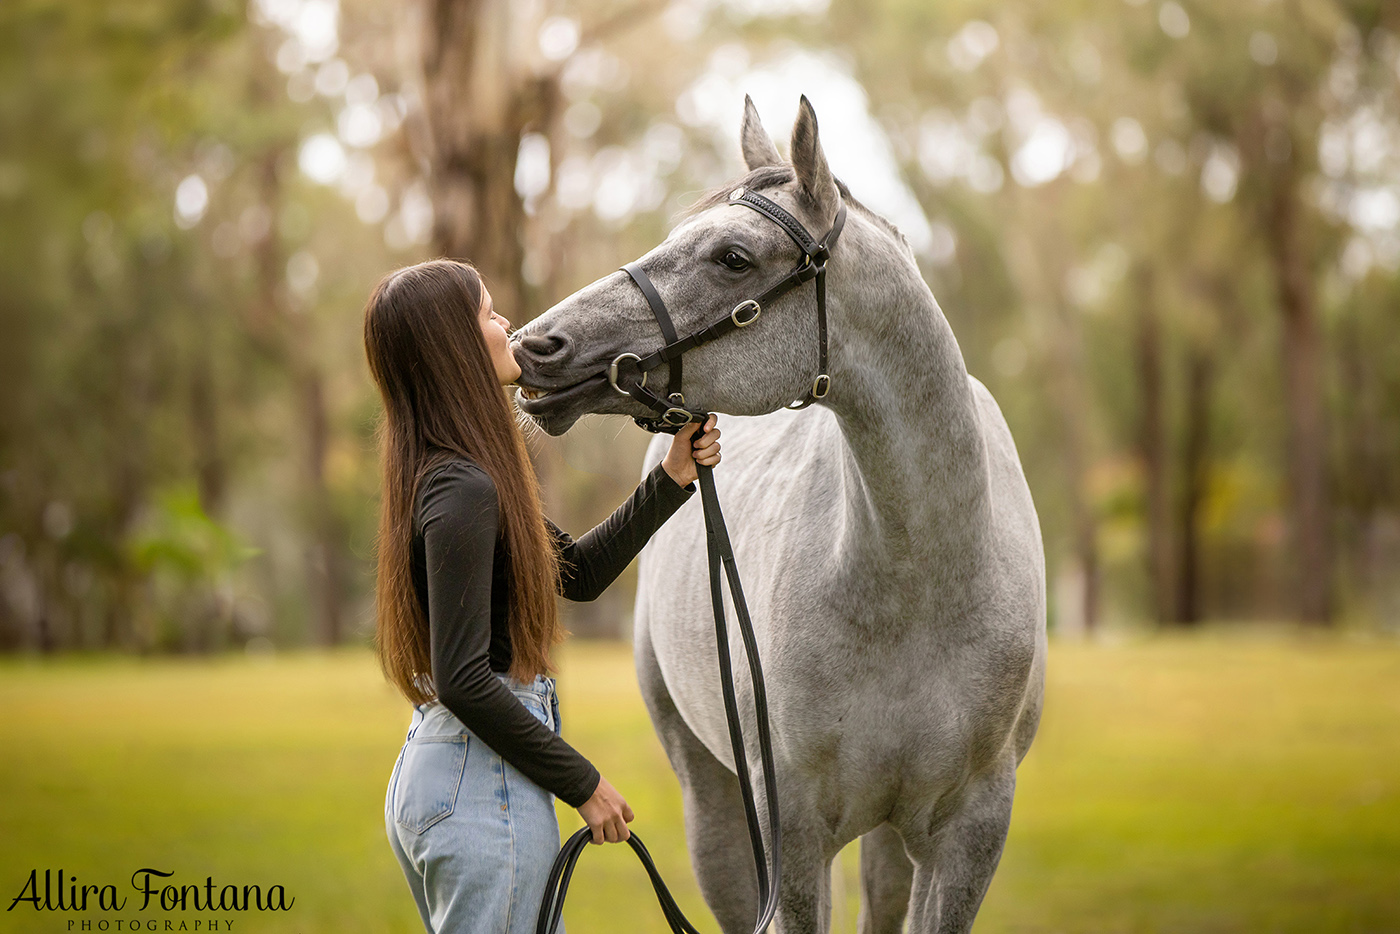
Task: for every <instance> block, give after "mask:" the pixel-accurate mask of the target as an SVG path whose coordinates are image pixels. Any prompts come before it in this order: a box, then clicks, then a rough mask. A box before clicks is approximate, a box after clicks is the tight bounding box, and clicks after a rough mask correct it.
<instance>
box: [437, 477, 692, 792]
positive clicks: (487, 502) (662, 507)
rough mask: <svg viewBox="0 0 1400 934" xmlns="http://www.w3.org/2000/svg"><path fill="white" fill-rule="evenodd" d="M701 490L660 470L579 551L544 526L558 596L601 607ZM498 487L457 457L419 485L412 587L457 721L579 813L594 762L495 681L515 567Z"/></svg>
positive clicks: (505, 655) (506, 646) (594, 781)
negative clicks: (555, 554) (606, 593)
mask: <svg viewBox="0 0 1400 934" xmlns="http://www.w3.org/2000/svg"><path fill="white" fill-rule="evenodd" d="M694 491H695V484H694V483H690V484H688V485H687V486H684V487H682V486H681V485H680V484H678V483H676V481H675V480H673V479H672V478H671V475H670V474H668V473H666V471H665V469H664V468H663V467H662V466H661V465H660V464H657V465H656V467H655V468H654V469H653V470H652V471H651V472H650V473H649V474H647V476H646V478H645V479H643V480H642V482H641V484H640V485H639V486H638V487H637V489H636V491H635V492H633V494H632V496H631V497H629V498H628V499H627V500H626V501H625V502H623V503H622V505H620V506H618V508H617V509H616V510H615V511H614V512H613V514H612V515H611V516H609V517H608V518H607V519H605V520H604V521H603V522H601V523H600V524H599V525H598V526H597V527H595V528H594V529H592V530H591V531H589V532H588V533H586V534H585V535H583V536H581V537H580V538H579V539H578V540H577V541H576V540H574V539H573V538H571V537H570V536H569V534H568V533H567V532H564V531H563V530H561V529H560V528H559V527H558V526H556V525H555V524H554V523H553V522H551V521H549V520H548V519H546V520H545V525H546V527H547V528H548V529H549V531H550V533H551V534H552V535H553V536H554V540H555V545H556V547H557V548H558V549H559V559H560V560H559V574H560V589H561V591H562V592H563V595H564V596H565V597H566V598H567V599H570V600H576V601H583V600H592V599H594V598H595V597H597V596H598V595H599V594H600V593H602V592H603V590H604V589H606V588H607V586H608V585H609V584H611V583H612V582H613V581H614V580H615V579H616V578H617V576H618V575H619V574H621V573H622V571H623V569H624V568H626V567H627V565H628V563H629V562H631V560H632V558H633V557H635V556H636V554H637V552H639V551H641V549H642V546H643V545H645V544H646V542H647V540H648V539H649V538H651V536H652V534H653V533H654V532H655V531H656V530H657V529H658V528H660V527H661V525H662V523H664V522H665V521H666V520H667V519H668V518H670V517H671V515H672V514H673V513H674V512H675V511H676V510H677V509H679V508H680V507H681V505H682V504H683V503H685V501H686V500H687V499H689V498H690V496H691V494H692V493H693V492H694ZM504 546H505V542H504V538H503V537H502V535H501V528H500V521H499V513H498V508H497V500H496V487H495V484H493V483H492V481H491V477H490V476H489V475H488V474H487V473H486V471H484V470H483V469H482V468H481V467H480V466H478V465H477V464H475V463H473V462H472V461H470V460H466V459H463V458H453V459H452V460H449V461H447V462H446V463H445V464H442V465H440V466H439V467H437V468H434V470H433V471H432V472H431V473H429V474H428V475H427V476H426V477H425V478H424V479H423V482H422V483H421V484H420V485H419V490H418V494H417V497H416V502H415V505H414V522H413V583H414V587H415V588H416V589H417V591H418V599H419V602H420V603H421V605H422V606H423V610H424V612H425V614H426V615H427V618H428V631H429V644H430V649H431V661H432V678H433V685H434V687H435V689H436V691H437V697H438V700H440V701H441V702H442V704H443V706H445V707H446V708H447V709H448V710H449V711H451V712H452V714H453V715H454V716H456V717H457V719H458V720H460V721H462V723H463V724H464V725H465V726H466V727H467V729H469V730H471V731H472V733H474V734H475V735H476V736H478V737H480V738H481V739H482V740H483V741H484V742H485V743H486V744H487V745H488V746H490V747H491V748H492V749H494V750H495V751H496V752H497V753H499V754H500V756H501V758H503V759H505V760H506V761H507V762H509V763H510V764H511V765H513V766H515V767H516V768H517V769H519V770H520V771H521V772H522V773H523V774H524V775H525V776H526V777H527V778H529V779H530V780H531V781H533V782H534V783H535V784H537V785H539V786H540V787H541V788H544V789H546V790H548V791H551V792H553V793H554V794H555V795H557V796H558V797H559V798H560V800H562V801H565V802H567V803H568V804H569V805H571V806H572V807H578V806H579V805H581V804H583V803H584V802H585V801H587V800H588V799H589V798H590V797H592V795H593V792H594V790H595V789H596V788H597V787H598V780H599V777H600V776H599V774H598V770H597V769H596V768H594V767H593V764H592V763H591V762H589V761H588V760H587V759H585V758H584V757H583V756H582V755H580V754H579V752H578V751H577V750H575V749H574V748H573V747H572V746H570V745H569V744H568V743H566V742H565V741H564V740H563V739H561V738H560V737H559V736H558V735H556V734H555V733H554V732H553V731H552V730H550V729H549V727H547V726H545V725H544V724H543V723H541V722H540V721H539V720H536V719H535V717H534V715H533V714H531V713H530V711H528V710H526V709H525V707H524V705H522V704H521V703H520V701H519V700H518V699H516V697H515V695H514V694H512V693H511V691H510V689H509V688H508V687H507V686H506V685H505V684H504V683H503V682H502V681H501V680H500V679H499V678H497V677H496V675H495V672H505V671H508V670H509V669H510V663H511V647H510V630H509V628H508V626H507V611H508V607H509V600H510V587H509V580H510V577H509V574H510V560H509V555H508V554H507V551H506V548H505V547H504Z"/></svg>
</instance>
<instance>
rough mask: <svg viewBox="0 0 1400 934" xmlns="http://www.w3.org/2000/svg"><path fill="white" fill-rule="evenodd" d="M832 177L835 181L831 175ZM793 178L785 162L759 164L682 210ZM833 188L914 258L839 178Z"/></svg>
mask: <svg viewBox="0 0 1400 934" xmlns="http://www.w3.org/2000/svg"><path fill="white" fill-rule="evenodd" d="M832 177H833V178H835V176H832ZM796 178H797V173H796V172H795V171H794V170H793V168H792V166H791V165H788V164H787V163H778V164H776V165H761V166H759V167H758V168H756V169H753V170H751V171H750V172H749V173H748V174H747V175H745V176H743V177H742V178H737V179H735V180H733V181H731V182H729V183H727V184H724V185H720V186H719V187H718V188H713V189H711V190H710V191H707V192H705V193H704V194H703V195H701V196H700V197H699V199H697V200H696V201H695V202H694V203H693V204H691V205H690V207H689V208H687V209H686V211H685V214H684V216H686V217H690V216H691V215H694V214H699V213H700V212H701V211H707V210H709V209H710V208H712V207H714V206H715V205H717V204H723V203H724V202H726V201H728V200H729V193H730V192H731V191H733V190H734V189H735V188H738V187H739V186H741V185H742V186H743V187H745V188H748V189H750V190H752V191H763V190H765V189H768V188H777V187H778V186H779V185H785V184H787V183H788V182H791V181H793V180H794V179H796ZM836 189H837V190H838V191H840V192H841V198H842V200H843V201H845V202H846V204H848V205H850V207H851V208H853V209H854V210H856V211H858V212H860V214H861V216H863V217H865V218H866V219H868V220H871V221H874V222H875V223H876V224H878V225H879V226H880V227H882V228H884V230H885V231H886V232H887V233H888V234H889V235H890V236H891V237H893V238H894V239H895V241H896V242H897V243H898V244H899V245H900V247H901V248H902V249H903V250H904V252H905V253H908V254H909V255H910V256H911V257H912V256H913V255H914V251H913V248H912V247H910V246H909V241H908V239H906V238H905V236H904V234H903V233H901V232H900V230H899V228H898V227H896V226H895V225H894V224H892V223H890V222H889V220H887V219H886V218H884V217H881V216H880V215H879V214H876V213H875V212H874V211H872V210H870V209H869V208H868V207H866V206H865V205H864V204H861V203H860V202H859V201H857V200H856V198H855V196H854V195H852V194H851V190H850V189H849V188H847V187H846V183H845V182H843V181H841V179H839V178H837V179H836Z"/></svg>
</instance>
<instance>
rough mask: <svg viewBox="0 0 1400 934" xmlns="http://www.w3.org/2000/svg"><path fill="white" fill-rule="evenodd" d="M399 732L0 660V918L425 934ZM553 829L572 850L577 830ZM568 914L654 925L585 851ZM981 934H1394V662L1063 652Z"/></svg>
mask: <svg viewBox="0 0 1400 934" xmlns="http://www.w3.org/2000/svg"><path fill="white" fill-rule="evenodd" d="M562 660H563V672H562V674H561V676H560V691H561V695H562V705H563V717H564V730H565V735H566V736H567V737H568V738H569V739H570V740H571V741H572V742H573V743H575V745H577V746H579V747H580V748H581V749H582V750H584V751H585V753H586V754H588V755H589V756H590V757H591V758H592V759H593V760H594V761H595V762H596V763H597V764H598V766H599V767H600V768H601V769H602V771H603V772H604V774H606V775H607V776H608V777H609V778H610V779H611V780H612V782H613V783H614V784H615V785H617V786H618V788H619V789H620V790H621V791H622V792H623V794H625V795H626V796H627V797H628V800H629V802H630V803H631V804H632V805H633V807H634V809H635V810H636V812H637V820H636V822H635V823H634V824H633V828H634V829H636V830H637V831H638V832H639V833H640V834H641V835H642V836H643V837H644V838H645V840H646V841H647V843H648V845H649V846H650V848H651V849H652V851H653V853H654V854H655V855H656V857H657V860H658V863H659V864H660V866H661V869H662V872H663V873H664V874H665V875H666V877H667V878H668V879H669V880H671V883H672V886H673V888H674V889H675V890H677V893H678V897H679V898H680V900H681V902H682V907H683V908H685V910H686V911H687V913H688V914H690V916H691V917H692V919H693V920H696V921H697V922H698V923H699V925H700V927H701V929H702V930H704V931H714V930H715V927H714V924H713V922H712V921H711V919H710V918H709V917H708V914H707V913H706V911H705V910H704V907H703V904H702V903H701V901H700V899H699V897H698V895H697V894H696V889H695V885H694V882H693V879H692V877H691V873H690V868H689V863H688V860H687V858H686V855H685V849H684V840H683V834H682V831H681V810H680V800H679V790H678V788H677V785H676V781H675V778H674V777H673V776H672V774H671V772H670V769H669V767H668V765H667V763H666V760H665V757H664V755H663V754H662V752H661V749H660V747H659V746H658V744H657V742H656V740H655V738H654V736H653V735H652V731H651V726H650V723H649V722H648V720H647V716H646V712H645V710H644V708H643V707H642V703H641V699H640V697H639V695H638V693H637V688H636V683H635V679H634V677H633V675H632V671H631V661H630V658H629V655H628V650H627V648H626V647H625V646H619V645H613V644H574V645H572V646H570V647H568V648H567V650H566V651H565V653H564V654H563V656H562ZM409 712H410V708H409V707H408V706H407V704H406V703H405V702H403V701H402V700H400V699H399V698H398V697H397V695H396V694H394V692H393V691H392V690H391V689H390V688H389V687H388V686H387V685H386V684H385V683H384V681H383V680H382V678H381V676H380V675H379V672H378V669H377V667H376V665H375V662H374V660H373V658H372V656H371V655H370V654H369V653H368V652H366V651H363V650H346V651H340V652H335V653H331V654H316V653H286V654H281V655H278V656H276V657H275V658H271V659H268V658H246V657H241V656H239V657H232V656H231V657H227V658H215V659H162V660H156V661H141V660H136V659H130V658H108V657H98V658H63V659H58V660H38V661H36V660H28V659H6V660H3V661H0V737H3V744H4V750H5V751H4V755H3V759H0V891H3V893H4V895H5V898H4V906H5V907H8V906H9V905H10V904H11V900H12V899H14V898H15V897H16V896H17V895H19V894H20V891H21V889H22V888H23V887H24V885H25V883H26V881H27V879H28V877H29V873H30V871H31V870H32V869H38V870H39V873H38V878H39V880H40V886H41V894H42V880H43V874H44V870H45V869H51V870H53V871H54V873H55V881H56V872H57V870H58V869H60V868H62V869H63V870H64V871H65V874H66V875H69V876H71V875H73V874H76V875H77V876H78V878H79V882H80V883H81V884H98V885H101V884H107V883H110V884H113V885H115V886H117V888H118V889H119V890H120V891H121V892H122V893H123V894H124V895H126V896H128V897H130V896H131V894H132V890H131V888H130V878H131V875H132V873H133V872H134V871H135V870H137V869H141V868H145V867H152V868H159V869H163V870H166V871H173V872H175V873H176V875H175V876H174V877H172V878H171V880H170V881H171V882H174V883H176V884H179V883H199V884H200V885H203V883H204V880H205V878H206V877H210V876H212V877H213V880H214V883H215V885H216V887H217V886H222V885H224V884H236V885H239V886H242V885H245V884H260V885H262V886H264V887H266V886H270V885H274V884H281V885H283V886H285V887H286V890H287V893H288V895H289V896H290V897H295V899H296V901H295V904H294V905H293V906H292V908H291V910H290V911H287V912H284V913H258V912H246V913H235V914H229V913H224V914H222V915H220V914H219V913H214V915H213V917H231V918H233V920H234V925H233V927H232V930H233V931H246V932H302V934H311V932H337V934H341V932H344V934H350V932H376V934H385V932H394V931H402V932H414V931H420V930H421V925H420V924H419V922H418V919H417V914H416V912H415V910H414V908H413V904H412V900H411V898H410V897H409V894H408V890H407V888H406V887H405V885H404V881H403V878H402V876H401V875H400V872H399V869H398V866H397V864H396V863H395V862H394V860H393V857H392V855H391V853H390V851H389V848H388V844H387V843H386V842H385V840H384V830H383V823H382V811H383V802H384V788H385V783H386V781H387V779H388V776H389V772H390V770H391V768H392V767H393V763H394V759H395V756H396V755H397V754H398V749H399V745H400V744H401V743H402V741H403V733H404V731H405V729H406V728H407V724H408V717H409ZM560 817H561V822H562V829H563V830H564V832H565V833H568V832H570V831H571V830H572V829H574V828H575V827H576V826H578V825H579V822H578V820H577V817H576V815H575V814H574V812H573V811H572V810H570V809H568V808H562V809H561V811H560ZM855 856H856V852H855V847H854V846H852V847H849V848H847V850H846V851H845V852H844V853H843V854H842V859H841V861H840V863H839V865H838V867H837V871H836V873H835V882H834V884H835V891H836V893H837V899H836V901H837V905H838V909H840V908H842V907H843V903H844V910H838V912H837V916H836V918H835V920H834V922H833V931H836V932H843V931H844V932H852V931H854V930H855V920H854V919H855V914H856V907H857V906H856V897H855V893H856V889H857V885H856V875H857V874H856V863H855ZM138 906H139V899H138V900H136V901H135V902H133V901H128V903H127V906H126V908H125V909H124V910H122V911H119V912H115V913H113V912H102V911H96V910H93V911H89V912H88V913H86V914H82V913H73V912H58V911H55V912H35V911H34V910H33V908H32V907H31V906H30V904H28V903H20V904H18V905H17V906H16V907H15V908H14V909H13V910H10V911H5V912H0V931H2V932H12V931H13V932H30V931H34V932H59V931H67V930H81V926H80V925H81V921H82V920H83V919H87V920H91V921H93V922H94V924H93V926H92V928H91V930H100V929H101V928H99V927H98V924H97V922H98V921H101V920H107V921H109V922H110V923H109V926H108V928H106V929H107V930H118V928H117V927H116V926H115V922H116V921H118V920H121V921H123V922H124V925H123V927H122V928H121V929H122V930H126V929H129V926H130V921H132V920H139V921H141V922H142V924H141V927H140V929H141V930H165V929H166V928H165V927H164V921H166V920H170V921H171V922H172V929H174V930H179V929H180V928H179V923H180V921H181V920H185V921H186V923H187V928H186V929H188V930H194V929H195V928H194V926H193V921H194V920H196V919H200V918H204V917H208V916H206V915H203V914H200V913H195V912H187V913H185V914H183V915H182V914H181V913H180V912H178V911H175V912H162V911H160V910H159V909H158V908H156V907H154V906H153V907H152V908H151V909H148V910H147V911H145V912H138V911H136V910H135V908H136V907H138ZM566 919H567V923H568V928H569V931H570V934H592V932H597V934H603V932H661V931H664V930H665V927H664V924H663V922H662V920H661V917H660V915H659V913H658V912H657V911H656V909H655V905H654V902H652V900H651V895H650V890H649V889H648V888H647V886H646V882H645V877H644V876H643V874H642V872H641V870H640V867H639V866H637V865H636V862H635V860H634V858H633V856H632V854H631V852H630V850H628V849H627V848H626V847H599V848H591V849H590V850H589V851H588V852H587V853H586V854H585V857H584V861H583V862H582V863H581V869H580V872H579V874H578V875H577V876H576V877H575V884H574V886H573V889H572V893H571V896H570V903H569V908H568V911H567V913H566ZM148 920H156V921H157V925H156V927H154V928H152V927H150V926H148V925H146V924H145V922H146V921H148ZM69 921H73V922H74V924H73V925H72V926H71V927H70V926H69V924H68V922H69ZM200 930H207V926H205V927H201V928H200ZM218 930H224V928H223V927H222V926H221V927H220V928H218ZM977 930H978V931H979V932H997V931H1035V932H1042V931H1044V932H1049V931H1074V932H1078V931H1095V932H1098V931H1104V932H1107V931H1164V932H1166V931H1170V932H1176V931H1192V932H1194V931H1204V932H1217V931H1218V932H1226V931H1230V932H1234V931H1238V932H1255V931H1299V932H1303V931H1306V932H1319V931H1400V644H1396V643H1395V642H1393V641H1392V642H1385V641H1362V642H1356V641H1344V640H1341V639H1321V638H1311V639H1304V638H1300V637H1297V636H1289V635H1271V636H1259V635H1252V636H1251V635H1239V634H1236V635H1230V634H1221V633H1215V634H1211V635H1206V636H1194V637H1185V636H1183V637H1171V638H1154V639H1151V640H1147V641H1142V642H1132V643H1123V644H1117V645H1096V644H1088V645H1079V644H1075V645H1069V644H1055V645H1052V648H1051V662H1050V678H1049V687H1048V697H1047V706H1046V714H1045V718H1044V721H1043V723H1042V726H1041V731H1040V736H1039V737H1038V738H1037V740H1036V744H1035V747H1034V748H1033V749H1032V751H1031V753H1030V755H1029V756H1028V757H1027V759H1026V761H1025V762H1024V763H1023V764H1022V766H1021V770H1020V781H1019V787H1018V792H1017V799H1016V812H1015V816H1014V818H1013V821H1012V828H1011V836H1010V839H1009V840H1008V842H1007V846H1006V852H1005V854H1004V856H1003V858H1002V862H1001V868H1000V870H999V871H998V874H997V877H996V880H995V881H994V882H993V884H992V888H991V891H990V892H989V893H988V896H987V900H986V902H985V903H984V905H983V909H982V913H981V916H980V918H979V921H978V925H977Z"/></svg>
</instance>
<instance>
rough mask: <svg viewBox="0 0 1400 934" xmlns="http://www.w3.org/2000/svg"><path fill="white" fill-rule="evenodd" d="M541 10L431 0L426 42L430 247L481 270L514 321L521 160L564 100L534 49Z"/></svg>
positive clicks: (521, 316)
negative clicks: (534, 131)
mask: <svg viewBox="0 0 1400 934" xmlns="http://www.w3.org/2000/svg"><path fill="white" fill-rule="evenodd" d="M541 13H542V10H541V9H539V8H537V7H536V6H535V5H533V4H521V3H510V2H508V0H425V3H424V8H423V22H422V34H421V40H420V41H421V56H422V71H423V86H424V94H423V101H424V117H425V123H426V126H425V130H426V133H425V134H424V143H425V146H424V148H425V150H426V151H424V152H421V153H420V157H421V158H423V160H424V162H425V164H426V166H427V170H428V171H427V175H428V186H429V190H430V192H431V196H432V201H433V209H434V217H433V249H434V250H435V251H436V252H437V253H438V255H441V256H448V257H452V258H454V259H462V260H467V261H468V262H471V263H472V264H473V265H475V266H476V267H477V268H478V269H479V270H480V271H481V273H482V275H483V276H484V277H485V278H486V281H487V287H488V288H489V289H490V290H491V297H492V300H493V301H494V302H495V304H496V307H497V308H499V309H501V311H502V313H503V314H505V315H506V317H508V318H511V319H512V321H513V323H515V324H517V325H519V324H523V323H524V322H525V321H526V320H528V318H530V317H532V315H530V314H529V312H528V311H527V309H525V308H524V307H523V297H524V295H525V282H524V279H523V276H522V273H521V265H522V262H523V260H524V239H525V237H524V231H525V224H526V217H525V208H524V205H523V203H522V202H521V199H520V197H519V195H518V194H517V193H516V191H515V160H516V154H517V153H518V151H519V149H520V137H521V135H522V134H523V133H524V132H525V131H526V129H527V128H530V127H532V126H546V125H548V124H550V123H552V122H553V120H554V116H555V114H556V112H557V111H558V110H559V107H560V100H561V94H560V90H559V82H558V80H557V76H556V75H555V73H554V72H553V70H552V69H550V70H546V69H545V68H543V67H541V66H542V64H543V62H542V58H541V56H540V54H539V52H538V50H537V39H536V37H537V36H538V34H539V27H540V21H541V19H542V17H541V15H540V14H541Z"/></svg>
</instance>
